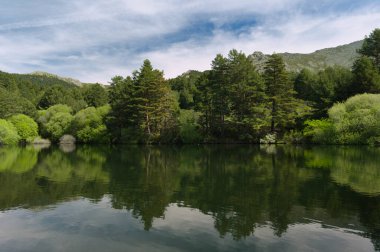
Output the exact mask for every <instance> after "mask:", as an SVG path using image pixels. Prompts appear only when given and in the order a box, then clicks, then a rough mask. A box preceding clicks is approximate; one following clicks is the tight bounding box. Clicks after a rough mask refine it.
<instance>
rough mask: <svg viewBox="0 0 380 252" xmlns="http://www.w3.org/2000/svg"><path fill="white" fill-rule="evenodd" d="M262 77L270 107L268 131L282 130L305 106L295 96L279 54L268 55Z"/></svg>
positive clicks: (292, 121)
mask: <svg viewBox="0 0 380 252" xmlns="http://www.w3.org/2000/svg"><path fill="white" fill-rule="evenodd" d="M264 78H265V84H266V95H267V96H268V102H269V104H268V105H269V109H270V116H269V121H270V131H271V132H273V133H274V132H279V131H283V129H284V128H285V127H287V126H290V125H292V124H294V123H295V119H296V118H297V117H300V116H302V115H303V114H304V113H305V112H306V110H307V106H306V105H304V104H303V102H302V101H301V100H298V99H296V98H295V95H296V92H295V90H294V88H293V84H292V83H291V82H290V81H289V78H288V74H287V72H286V70H285V63H284V61H283V59H282V58H281V56H280V55H278V54H272V55H271V56H270V57H269V59H268V61H267V62H266V64H265V72H264Z"/></svg>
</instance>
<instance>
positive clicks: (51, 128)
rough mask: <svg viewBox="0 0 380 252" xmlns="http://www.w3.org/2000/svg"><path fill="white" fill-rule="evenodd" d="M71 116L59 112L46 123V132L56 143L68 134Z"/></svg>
mask: <svg viewBox="0 0 380 252" xmlns="http://www.w3.org/2000/svg"><path fill="white" fill-rule="evenodd" d="M72 121H73V116H72V115H70V114H68V113H63V112H59V113H57V114H55V115H53V116H52V117H51V118H50V120H49V122H48V123H46V125H45V126H46V132H47V133H48V135H49V136H50V137H51V139H52V140H53V141H57V140H58V139H59V138H60V137H61V136H63V135H64V134H66V133H68V131H69V129H70V126H71V122H72Z"/></svg>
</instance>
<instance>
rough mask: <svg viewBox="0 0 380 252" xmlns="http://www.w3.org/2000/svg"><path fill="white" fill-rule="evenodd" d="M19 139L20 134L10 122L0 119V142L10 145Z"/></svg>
mask: <svg viewBox="0 0 380 252" xmlns="http://www.w3.org/2000/svg"><path fill="white" fill-rule="evenodd" d="M18 141H20V136H19V135H18V134H17V130H16V128H15V126H13V124H12V123H10V122H8V121H6V120H4V119H0V144H5V145H12V144H17V143H18Z"/></svg>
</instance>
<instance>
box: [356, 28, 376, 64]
mask: <svg viewBox="0 0 380 252" xmlns="http://www.w3.org/2000/svg"><path fill="white" fill-rule="evenodd" d="M359 53H360V54H361V55H363V56H367V57H369V58H371V59H372V60H373V62H374V65H375V66H376V67H377V69H378V70H379V71H380V29H379V28H377V29H375V30H373V31H372V32H371V34H370V35H369V36H368V37H366V38H365V39H364V42H363V46H362V48H361V49H360V50H359Z"/></svg>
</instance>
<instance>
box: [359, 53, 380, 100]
mask: <svg viewBox="0 0 380 252" xmlns="http://www.w3.org/2000/svg"><path fill="white" fill-rule="evenodd" d="M352 73H353V75H354V79H353V92H354V93H365V92H368V93H380V72H379V70H378V69H377V67H376V66H375V64H374V62H373V60H371V59H370V58H369V57H368V56H362V57H360V58H359V59H357V60H356V61H355V63H354V65H353V67H352Z"/></svg>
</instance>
